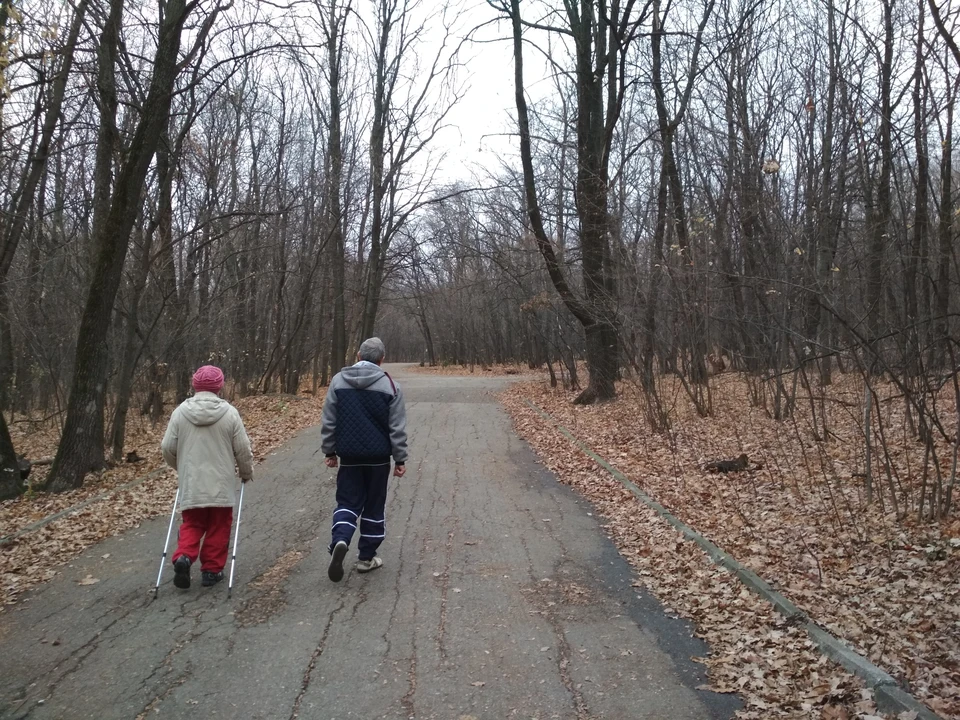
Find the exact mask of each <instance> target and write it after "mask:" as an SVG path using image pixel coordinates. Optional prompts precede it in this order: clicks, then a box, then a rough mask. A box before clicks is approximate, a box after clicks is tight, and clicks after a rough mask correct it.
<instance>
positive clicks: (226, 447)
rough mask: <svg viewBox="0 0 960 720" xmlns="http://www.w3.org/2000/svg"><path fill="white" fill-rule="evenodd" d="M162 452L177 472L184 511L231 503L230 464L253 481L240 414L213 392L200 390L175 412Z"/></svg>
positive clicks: (233, 481) (233, 497) (233, 478)
mask: <svg viewBox="0 0 960 720" xmlns="http://www.w3.org/2000/svg"><path fill="white" fill-rule="evenodd" d="M160 449H161V451H162V452H163V459H164V460H166V462H167V464H168V465H169V466H170V467H172V468H173V469H174V470H176V471H177V478H178V480H179V483H180V507H181V508H182V509H184V510H189V509H191V508H198V507H226V506H230V505H234V504H235V503H236V495H237V485H238V482H237V474H236V472H235V470H234V466H236V467H237V468H238V469H239V471H240V477H241V478H243V479H245V480H248V479H252V478H253V453H252V452H251V449H250V439H249V438H248V437H247V431H246V429H245V428H244V427H243V421H242V420H241V419H240V413H239V412H237V409H236V408H235V407H233V405H231V404H230V403H228V402H227V401H226V400H224V399H223V398H221V397H218V396H217V395H215V394H214V393H211V392H198V393H197V394H196V395H194V396H193V397H192V398H188V399H187V400H185V401H183V402H182V403H181V404H180V406H179V407H178V408H177V409H176V410H174V411H173V415H172V416H171V417H170V422H169V424H168V425H167V431H166V433H164V436H163V441H162V442H161V443H160Z"/></svg>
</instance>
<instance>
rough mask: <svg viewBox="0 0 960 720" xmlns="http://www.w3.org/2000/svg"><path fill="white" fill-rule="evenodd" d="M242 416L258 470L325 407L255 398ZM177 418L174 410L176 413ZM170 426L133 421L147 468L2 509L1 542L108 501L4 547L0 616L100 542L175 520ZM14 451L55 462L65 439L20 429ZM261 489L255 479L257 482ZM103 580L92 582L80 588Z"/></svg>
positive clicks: (123, 470)
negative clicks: (167, 456) (167, 439)
mask: <svg viewBox="0 0 960 720" xmlns="http://www.w3.org/2000/svg"><path fill="white" fill-rule="evenodd" d="M234 404H235V405H236V407H237V409H238V410H239V411H240V414H241V417H242V418H243V421H244V425H245V426H246V428H247V434H248V435H249V436H250V442H251V445H252V446H253V452H254V461H255V462H257V463H259V462H261V461H262V460H263V459H264V458H265V457H266V456H267V455H269V454H270V453H271V452H272V451H274V450H275V449H276V448H277V447H279V446H280V445H282V444H283V443H284V442H286V441H287V440H289V439H290V438H291V437H293V436H294V435H295V434H296V433H298V432H299V431H300V430H302V429H303V428H306V427H310V426H312V425H316V424H317V423H319V421H320V414H321V412H322V408H323V399H322V397H320V398H314V397H312V396H301V395H297V396H294V395H255V396H249V397H246V398H242V399H240V400H238V401H237V402H235V403H234ZM170 409H171V411H172V408H170ZM165 430H166V419H164V420H163V421H161V422H160V423H158V424H157V426H156V427H153V426H152V425H151V423H150V422H149V420H148V419H147V418H144V417H142V416H139V415H137V414H134V413H131V421H130V432H129V433H128V435H127V443H126V446H125V450H126V451H135V452H136V454H137V455H138V456H139V457H140V458H141V461H139V462H135V463H119V464H116V465H114V466H112V467H108V468H107V469H106V470H104V471H103V472H100V473H91V474H89V475H88V476H87V477H86V479H85V481H84V484H83V486H82V487H81V488H78V489H77V490H71V491H68V492H64V493H59V494H53V493H40V492H37V493H33V492H28V493H27V494H26V495H23V496H21V497H19V498H15V499H13V500H7V501H4V502H2V503H0V536H9V535H13V534H15V533H16V532H18V531H19V530H21V529H23V528H26V527H27V526H29V525H31V524H33V523H36V522H38V521H40V520H43V519H44V518H47V517H49V516H51V515H53V514H55V513H58V512H61V511H64V510H67V509H69V508H72V507H75V506H77V505H79V504H81V503H83V502H84V501H87V500H89V499H90V498H93V497H95V496H97V495H100V494H104V493H107V496H106V497H104V498H103V499H101V500H97V501H95V502H92V503H91V504H90V505H87V506H86V507H84V508H82V509H81V510H79V511H78V512H76V513H71V514H68V515H65V516H63V517H61V518H58V519H57V520H54V521H53V522H51V523H49V524H47V525H44V526H42V527H40V528H39V529H37V530H34V531H32V532H28V533H26V534H24V535H21V536H20V537H17V538H15V539H13V540H10V541H8V542H6V543H4V544H3V545H0V612H2V611H3V608H4V607H5V606H9V605H12V604H15V603H16V602H17V601H18V599H19V597H20V596H21V595H22V594H23V593H24V592H25V591H26V590H28V589H30V588H32V587H34V586H36V585H37V584H39V583H42V582H45V581H47V580H49V579H51V578H53V577H54V576H56V575H57V574H58V572H59V569H58V568H60V567H61V566H63V565H64V564H65V563H67V562H69V561H70V560H71V559H73V558H74V557H76V556H77V555H79V554H80V553H81V552H83V551H84V550H85V549H87V548H88V547H90V546H91V545H94V544H96V543H98V542H100V541H101V540H103V539H105V538H107V537H110V536H113V535H119V534H120V533H122V532H124V531H126V530H129V529H130V528H135V527H139V526H140V524H141V523H142V522H144V521H145V520H148V519H150V518H152V517H156V516H158V515H164V514H167V515H169V513H170V510H171V504H172V502H173V497H174V495H175V494H176V491H177V480H176V473H174V472H173V471H172V470H170V469H169V468H167V469H165V470H161V469H162V468H165V465H164V462H163V458H162V456H161V454H160V440H161V438H162V437H163V433H164V431H165ZM12 435H13V439H14V446H15V447H16V448H17V450H18V451H19V452H21V453H22V454H25V455H26V456H27V457H30V458H34V459H36V458H43V457H49V456H52V455H53V454H54V453H55V452H56V445H57V442H58V439H59V436H58V432H57V431H56V429H55V428H50V427H46V426H42V427H41V426H37V425H36V424H32V425H31V424H27V423H19V424H17V425H15V426H14V429H13V431H12ZM155 470H161V472H159V473H157V474H156V475H155V476H153V477H150V478H147V479H145V480H143V481H142V482H139V483H137V484H134V485H133V486H132V487H129V488H125V489H120V490H118V488H120V487H121V486H123V485H125V484H128V483H130V482H132V481H134V480H136V479H138V478H143V477H144V476H146V475H148V474H150V473H151V472H153V471H155ZM48 471H49V468H48V467H45V466H41V467H37V468H34V470H33V472H32V473H31V476H30V481H31V485H32V486H38V485H40V484H41V483H42V481H43V479H44V478H45V476H46V473H47V472H48ZM254 482H256V475H254ZM94 582H98V580H95V579H92V578H85V579H84V580H80V581H79V582H78V584H79V585H91V584H93V583H94Z"/></svg>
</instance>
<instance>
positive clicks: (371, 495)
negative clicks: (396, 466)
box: [330, 463, 390, 560]
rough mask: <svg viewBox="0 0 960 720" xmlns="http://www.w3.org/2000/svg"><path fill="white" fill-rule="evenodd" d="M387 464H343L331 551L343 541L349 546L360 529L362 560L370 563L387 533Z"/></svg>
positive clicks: (359, 544)
mask: <svg viewBox="0 0 960 720" xmlns="http://www.w3.org/2000/svg"><path fill="white" fill-rule="evenodd" d="M389 477H390V463H387V464H385V465H341V466H340V471H339V472H338V473H337V509H336V510H334V511H333V529H332V532H331V536H332V539H331V542H330V548H331V549H332V548H333V546H334V545H336V544H337V543H338V542H340V541H341V540H343V541H344V542H345V543H347V545H349V544H350V540H351V539H352V538H353V532H354V530H356V529H357V526H358V525H359V527H360V542H359V543H357V548H358V550H359V555H360V559H361V560H370V559H371V558H372V557H373V556H374V555H376V554H377V548H378V547H380V543H382V542H383V538H384V535H385V534H386V519H385V517H384V506H385V505H386V503H387V478H389Z"/></svg>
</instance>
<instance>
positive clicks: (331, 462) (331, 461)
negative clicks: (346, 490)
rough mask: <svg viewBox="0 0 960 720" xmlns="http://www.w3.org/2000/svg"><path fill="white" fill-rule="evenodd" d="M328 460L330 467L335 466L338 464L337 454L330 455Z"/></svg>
mask: <svg viewBox="0 0 960 720" xmlns="http://www.w3.org/2000/svg"><path fill="white" fill-rule="evenodd" d="M326 462H327V467H328V468H335V467H336V466H337V456H336V455H334V456H333V457H328V458H327V461H326Z"/></svg>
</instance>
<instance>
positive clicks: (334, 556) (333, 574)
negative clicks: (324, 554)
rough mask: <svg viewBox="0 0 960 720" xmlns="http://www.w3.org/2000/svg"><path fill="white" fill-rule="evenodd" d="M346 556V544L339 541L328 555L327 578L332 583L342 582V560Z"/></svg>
mask: <svg viewBox="0 0 960 720" xmlns="http://www.w3.org/2000/svg"><path fill="white" fill-rule="evenodd" d="M346 556H347V544H346V543H345V542H344V541H343V540H341V541H340V542H338V543H337V544H336V545H334V546H333V552H331V553H330V566H329V567H328V568H327V577H328V578H330V579H331V580H333V581H334V582H340V581H341V580H343V559H344V558H345V557H346Z"/></svg>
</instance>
